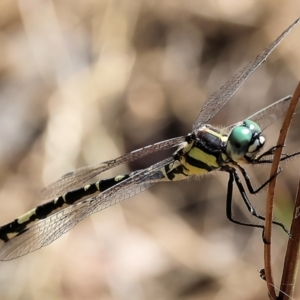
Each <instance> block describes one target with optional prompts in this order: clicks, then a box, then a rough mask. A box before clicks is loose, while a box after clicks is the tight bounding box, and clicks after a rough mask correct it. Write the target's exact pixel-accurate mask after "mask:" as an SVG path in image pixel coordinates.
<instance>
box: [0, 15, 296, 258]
mask: <svg viewBox="0 0 300 300" xmlns="http://www.w3.org/2000/svg"><path fill="white" fill-rule="evenodd" d="M299 20H300V18H299V19H297V20H296V21H295V22H294V23H293V24H291V25H290V26H289V27H288V28H287V29H286V30H285V31H284V32H283V33H282V34H281V35H280V36H279V37H277V38H276V39H275V40H274V41H273V42H272V43H271V44H270V45H269V46H268V47H267V48H265V49H264V50H263V51H262V52H261V53H260V54H259V55H258V56H257V57H256V58H255V59H254V60H253V61H251V62H250V63H249V64H248V65H247V66H246V67H245V68H243V69H242V70H241V71H240V72H239V73H237V74H236V75H235V76H234V77H233V78H232V79H230V80H229V81H228V82H227V83H225V84H224V85H223V86H222V87H221V88H219V89H218V90H217V91H216V92H215V93H213V94H212V95H211V96H210V97H209V98H208V99H207V101H206V102H205V104H204V105H203V107H202V108H201V110H200V113H199V115H198V116H197V118H196V120H195V122H194V124H193V127H192V131H191V133H189V134H187V135H186V136H181V137H176V138H172V139H169V140H165V141H161V142H158V143H155V144H152V145H149V146H146V147H143V148H140V149H138V150H135V151H132V152H130V153H128V154H126V155H123V156H120V157H118V158H116V159H112V160H109V161H106V162H102V163H98V164H95V165H90V166H86V167H83V168H80V169H77V170H74V171H72V172H69V173H67V174H65V175H64V176H62V177H61V178H59V179H58V180H57V181H55V182H54V183H51V184H50V185H48V186H47V187H46V188H44V189H43V190H42V192H41V195H42V198H44V199H53V200H51V201H48V202H46V203H44V204H41V205H39V206H37V207H36V208H34V209H32V210H30V211H29V212H27V213H25V214H24V215H22V216H20V217H18V218H16V219H15V220H14V221H12V222H10V223H8V224H6V225H3V226H1V227H0V260H11V259H14V258H17V257H20V256H23V255H25V254H28V253H30V252H32V251H35V250H37V249H40V248H41V247H44V246H46V245H48V244H50V243H52V242H53V241H54V240H56V239H57V238H59V237H60V236H61V235H62V234H64V233H66V232H67V231H69V230H70V229H72V228H73V227H74V226H75V225H76V224H78V223H79V222H80V221H81V220H83V219H85V218H86V217H88V216H90V215H91V214H93V213H96V212H99V211H101V210H103V209H105V208H107V207H110V206H112V205H114V204H116V203H119V202H121V201H123V200H125V199H129V198H131V197H133V196H135V195H137V194H139V193H141V192H143V191H145V190H146V189H148V188H149V187H151V186H152V185H154V184H155V183H157V182H163V181H178V180H184V179H187V178H190V177H197V176H201V175H205V174H207V173H209V172H212V171H222V172H227V173H228V175H229V179H228V187H227V197H226V216H227V218H228V219H229V220H230V221H232V222H234V223H236V224H239V225H245V226H250V227H260V228H263V225H259V224H251V223H247V222H242V221H238V220H236V219H234V217H233V213H232V196H233V195H232V194H233V188H234V185H235V186H236V187H237V189H238V191H239V192H240V195H241V198H242V200H243V201H244V203H245V205H246V207H247V208H248V210H249V212H250V213H251V214H252V215H253V216H254V217H257V218H258V219H262V220H264V217H263V216H262V215H260V214H258V213H257V212H256V211H255V209H254V207H253V205H252V204H251V202H250V200H249V198H248V195H247V193H246V189H245V187H244V185H243V183H242V181H241V180H240V175H239V174H241V175H242V177H243V178H244V181H245V183H246V188H247V190H248V193H250V194H256V193H258V192H259V191H260V190H261V189H262V188H263V187H264V186H266V185H267V184H268V183H269V182H270V180H271V179H272V178H270V179H269V180H267V181H266V182H265V183H264V184H262V185H261V186H260V187H259V188H257V189H254V188H253V186H252V184H251V181H250V178H249V176H248V174H247V172H246V170H245V169H244V168H243V166H242V165H257V164H267V163H271V162H272V157H273V154H274V151H275V149H276V147H272V148H270V149H269V150H267V151H265V152H263V153H262V154H260V153H261V150H262V148H263V146H264V144H265V141H266V139H265V137H264V135H263V130H265V128H267V127H268V126H269V125H271V124H272V123H273V122H274V121H275V120H276V119H278V118H279V117H281V116H283V115H284V114H285V112H286V111H287V108H288V105H289V103H290V100H291V96H287V97H285V98H283V99H281V100H279V101H277V102H275V103H273V104H271V105H269V106H267V107H266V108H264V109H262V110H260V111H258V112H257V113H255V114H253V115H251V116H250V117H248V118H247V119H246V120H244V121H241V122H238V123H236V124H233V125H231V126H228V127H226V128H223V129H218V128H217V127H214V126H212V125H210V124H208V122H209V121H210V120H211V118H212V117H214V116H215V115H216V114H217V112H218V111H219V110H220V109H221V108H222V107H223V106H224V105H225V104H226V103H227V101H228V100H229V99H230V98H231V97H232V96H233V95H234V94H235V93H236V92H237V90H238V89H239V88H240V87H241V86H242V85H243V83H245V81H246V80H247V79H248V78H249V77H250V76H251V75H252V74H253V73H254V72H255V71H256V69H257V68H258V67H259V66H260V65H261V64H262V63H263V62H264V61H265V60H266V59H267V57H268V56H269V54H270V53H271V52H272V51H273V50H274V49H275V48H276V47H277V46H278V44H279V43H280V42H281V41H282V40H283V39H284V38H285V37H286V36H287V35H288V34H289V33H290V31H291V30H292V29H293V28H294V27H295V25H296V24H297V23H298V22H299ZM175 147H177V149H176V151H175V152H174V154H173V155H172V156H171V157H169V158H167V159H164V160H162V161H159V162H157V163H155V164H153V165H152V166H150V167H148V168H145V169H141V170H137V171H133V172H130V173H128V174H123V175H118V176H116V177H112V178H108V179H103V180H99V181H97V182H94V183H91V184H87V182H88V181H89V180H91V179H92V178H93V177H95V176H97V175H98V174H100V173H102V172H104V171H106V170H109V169H111V168H114V167H116V166H119V165H121V164H125V163H128V162H131V161H134V160H136V159H139V158H141V157H144V156H146V155H148V154H150V153H153V152H156V151H162V150H167V149H171V148H175ZM299 154H300V152H296V153H293V154H290V155H287V154H283V155H282V157H281V161H283V160H285V159H287V158H290V157H293V156H297V155H299ZM273 223H274V224H276V225H279V226H281V227H282V228H283V229H284V230H285V231H286V232H288V231H287V230H286V228H285V227H284V225H283V224H282V223H280V222H277V221H273Z"/></svg>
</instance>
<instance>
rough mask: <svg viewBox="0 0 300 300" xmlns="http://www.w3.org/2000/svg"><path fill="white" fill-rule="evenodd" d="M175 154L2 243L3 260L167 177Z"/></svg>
mask: <svg viewBox="0 0 300 300" xmlns="http://www.w3.org/2000/svg"><path fill="white" fill-rule="evenodd" d="M172 161H173V158H168V159H165V160H163V161H161V162H159V163H157V164H155V165H153V166H151V167H150V168H147V169H144V170H141V171H138V172H136V173H134V176H132V177H129V178H128V179H127V180H125V181H122V182H120V183H119V184H117V185H115V186H113V187H112V188H110V189H108V190H106V191H104V192H102V193H99V194H98V195H97V196H94V197H91V198H89V199H86V200H84V201H82V202H79V203H76V204H74V205H71V206H69V207H66V208H65V209H62V210H61V211H59V212H56V213H55V214H53V215H51V216H49V217H47V218H45V219H43V220H40V221H38V222H36V223H33V224H32V225H31V226H28V228H26V231H24V232H21V233H20V234H19V235H16V236H15V237H12V238H11V239H10V240H8V241H7V242H2V244H0V260H11V259H14V258H17V257H19V256H22V255H25V254H27V253H29V252H32V251H35V250H37V249H39V248H41V247H44V246H46V245H48V244H50V243H52V242H53V241H54V240H56V239H57V238H59V237H60V236H61V235H62V234H64V233H66V232H67V231H69V230H70V229H72V228H73V227H74V226H75V225H76V224H77V223H78V222H80V221H81V220H83V219H85V218H86V217H88V216H90V215H91V214H93V213H96V212H98V211H101V210H103V209H105V208H107V207H110V206H112V205H114V204H116V203H119V202H121V201H123V200H125V199H128V198H131V197H133V196H135V195H137V194H139V193H141V192H142V191H144V190H146V189H148V188H149V187H150V186H152V185H153V184H155V183H156V182H158V181H159V180H161V179H162V178H164V177H165V176H164V173H163V171H162V168H163V167H164V166H165V165H168V164H170V163H171V162H172Z"/></svg>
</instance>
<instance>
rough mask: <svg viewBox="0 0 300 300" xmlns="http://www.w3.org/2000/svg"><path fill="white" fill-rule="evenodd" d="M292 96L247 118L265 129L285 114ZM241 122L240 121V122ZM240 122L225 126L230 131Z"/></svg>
mask: <svg viewBox="0 0 300 300" xmlns="http://www.w3.org/2000/svg"><path fill="white" fill-rule="evenodd" d="M291 99H292V96H287V97H285V98H283V99H281V100H278V101H276V102H275V103H273V104H271V105H269V106H267V107H265V108H263V109H262V110H260V111H258V112H257V113H255V114H253V115H252V116H250V117H248V118H246V119H247V120H252V121H254V122H255V123H257V124H258V125H259V126H260V129H261V130H262V131H263V130H265V129H266V128H267V127H268V126H270V125H271V124H272V123H273V122H275V121H276V120H277V119H278V118H280V117H282V116H284V115H285V113H286V111H287V109H288V107H289V104H290V102H291ZM238 123H239V122H238ZM238 123H235V124H233V125H230V126H228V127H226V128H225V130H226V131H227V132H230V131H231V130H232V128H233V127H235V126H236V125H237V124H238Z"/></svg>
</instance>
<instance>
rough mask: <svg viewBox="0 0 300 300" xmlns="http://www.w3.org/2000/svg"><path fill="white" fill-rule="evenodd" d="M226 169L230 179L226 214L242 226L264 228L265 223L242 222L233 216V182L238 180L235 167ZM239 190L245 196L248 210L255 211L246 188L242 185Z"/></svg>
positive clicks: (230, 219)
mask: <svg viewBox="0 0 300 300" xmlns="http://www.w3.org/2000/svg"><path fill="white" fill-rule="evenodd" d="M224 171H226V172H228V173H229V180H228V186H227V199H226V216H227V218H228V220H229V221H231V222H233V223H235V224H239V225H242V226H248V227H257V228H262V229H263V230H264V226H263V225H258V224H251V223H246V222H241V221H238V220H235V219H234V218H233V213H232V192H233V182H234V181H235V182H236V179H235V176H234V172H233V169H226V170H224ZM238 187H239V186H238ZM239 191H240V193H241V195H242V198H243V200H244V202H245V203H246V206H247V208H248V210H249V211H250V212H251V210H252V211H254V212H255V210H254V208H253V206H252V205H251V203H250V201H249V200H248V198H247V195H246V193H245V190H244V188H243V186H241V189H240V188H239Z"/></svg>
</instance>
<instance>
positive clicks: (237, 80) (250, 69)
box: [193, 19, 299, 131]
mask: <svg viewBox="0 0 300 300" xmlns="http://www.w3.org/2000/svg"><path fill="white" fill-rule="evenodd" d="M298 22H299V19H297V20H296V21H295V22H294V23H293V24H292V25H291V26H290V27H289V28H287V29H286V30H285V31H284V32H283V33H282V34H281V35H280V36H279V37H278V38H277V39H276V40H275V41H274V42H272V43H271V44H270V45H269V46H268V47H267V48H266V49H265V50H264V51H263V52H261V53H260V54H259V55H258V56H257V57H256V58H255V59H254V60H253V61H251V62H250V63H249V65H248V66H246V67H245V68H244V69H242V70H241V71H240V72H239V73H238V74H236V75H235V76H234V77H233V78H232V79H231V80H229V81H228V82H227V83H225V84H224V85H223V86H222V87H221V88H220V89H218V90H217V91H216V92H215V93H213V94H212V95H211V96H210V97H209V98H208V99H207V101H206V102H205V103H204V105H203V107H202V109H201V111H200V113H199V115H198V117H197V119H196V121H195V122H194V125H193V131H194V130H196V129H198V128H199V127H200V126H201V125H202V124H205V123H207V122H208V121H209V120H210V119H211V118H212V117H213V116H214V115H215V114H216V113H217V112H218V111H219V110H220V109H221V108H222V107H223V106H224V105H225V104H226V103H227V101H228V100H229V99H230V98H231V97H232V96H233V95H234V94H235V93H236V92H237V91H238V89H239V88H240V87H241V86H242V84H243V83H244V82H245V81H246V80H247V79H248V78H249V77H250V76H251V75H252V74H253V73H254V72H255V70H256V69H257V68H258V67H259V66H260V65H261V64H262V63H263V62H264V61H265V60H266V59H267V57H268V56H269V54H270V53H271V52H272V51H273V50H274V49H275V48H276V47H277V46H278V44H279V43H280V42H281V41H282V40H283V39H284V38H285V37H286V35H287V34H288V33H289V32H290V31H291V30H292V29H293V28H294V26H295V25H296V24H297V23H298Z"/></svg>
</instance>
